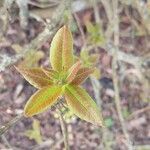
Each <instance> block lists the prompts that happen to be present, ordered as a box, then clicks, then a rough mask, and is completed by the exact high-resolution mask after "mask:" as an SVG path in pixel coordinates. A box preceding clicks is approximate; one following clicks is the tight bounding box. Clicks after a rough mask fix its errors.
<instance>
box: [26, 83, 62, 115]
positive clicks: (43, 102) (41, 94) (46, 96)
mask: <svg viewBox="0 0 150 150" xmlns="http://www.w3.org/2000/svg"><path fill="white" fill-rule="evenodd" d="M61 92H62V88H61V86H51V87H45V88H43V89H41V90H38V91H37V92H36V93H34V94H33V95H32V96H31V97H30V99H29V101H28V102H27V104H26V106H25V108H24V115H25V116H26V117H31V116H33V115H35V114H39V113H41V112H43V111H44V110H46V109H47V108H49V107H50V106H52V105H53V104H54V103H55V102H56V101H57V99H58V97H59V96H60V95H61Z"/></svg>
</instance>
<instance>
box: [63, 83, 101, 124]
mask: <svg viewBox="0 0 150 150" xmlns="http://www.w3.org/2000/svg"><path fill="white" fill-rule="evenodd" d="M65 99H66V102H67V104H68V107H69V108H70V109H71V111H73V113H74V114H75V115H77V116H78V117H79V118H81V119H83V120H86V121H88V122H90V123H92V124H95V125H99V126H103V119H102V115H101V112H100V110H99V108H98V107H97V106H96V104H95V102H94V101H93V100H92V98H91V97H90V96H89V95H88V93H87V92H86V91H85V90H84V89H82V88H81V87H79V86H73V85H67V86H66V87H65Z"/></svg>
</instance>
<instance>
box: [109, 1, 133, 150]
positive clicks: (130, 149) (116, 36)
mask: <svg viewBox="0 0 150 150" xmlns="http://www.w3.org/2000/svg"><path fill="white" fill-rule="evenodd" d="M113 12H114V20H115V24H114V45H115V47H116V49H115V51H114V53H113V60H112V71H113V73H112V75H113V84H114V90H115V105H116V108H117V113H118V117H119V120H120V123H121V127H122V131H123V133H124V136H125V138H126V143H127V147H128V150H133V147H132V143H131V141H130V137H129V134H128V132H127V129H126V126H125V121H124V118H123V116H122V111H121V103H120V95H119V87H118V81H119V79H118V76H117V71H116V66H117V53H118V49H119V17H118V15H119V14H118V0H114V1H113Z"/></svg>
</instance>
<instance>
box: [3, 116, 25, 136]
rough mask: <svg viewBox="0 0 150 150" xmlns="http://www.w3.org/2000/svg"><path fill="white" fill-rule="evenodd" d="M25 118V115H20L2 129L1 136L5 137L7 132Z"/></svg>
mask: <svg viewBox="0 0 150 150" xmlns="http://www.w3.org/2000/svg"><path fill="white" fill-rule="evenodd" d="M22 118H23V115H22V114H21V115H18V116H16V117H15V118H14V119H12V120H11V121H9V122H8V123H6V124H5V125H3V126H1V127H0V136H1V135H3V134H4V133H5V132H7V131H8V130H9V129H10V128H11V127H13V126H14V125H15V124H16V123H17V122H18V121H20V120H21V119H22Z"/></svg>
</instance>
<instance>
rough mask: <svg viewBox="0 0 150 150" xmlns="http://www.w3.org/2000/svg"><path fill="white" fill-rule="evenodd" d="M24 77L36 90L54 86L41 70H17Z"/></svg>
mask: <svg viewBox="0 0 150 150" xmlns="http://www.w3.org/2000/svg"><path fill="white" fill-rule="evenodd" d="M16 69H17V70H18V71H19V72H20V73H21V74H22V75H23V77H24V78H25V79H26V80H27V81H28V82H29V83H30V84H31V85H33V86H35V87H36V88H43V87H46V86H50V85H52V81H51V80H50V78H49V77H48V76H47V75H46V74H45V73H44V72H43V71H42V69H41V68H33V69H27V68H17V67H16Z"/></svg>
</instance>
